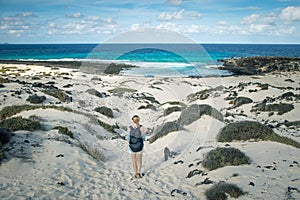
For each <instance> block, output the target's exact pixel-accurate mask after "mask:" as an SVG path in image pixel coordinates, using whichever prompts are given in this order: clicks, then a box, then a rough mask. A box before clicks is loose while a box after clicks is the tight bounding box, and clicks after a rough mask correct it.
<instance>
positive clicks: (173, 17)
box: [157, 9, 184, 21]
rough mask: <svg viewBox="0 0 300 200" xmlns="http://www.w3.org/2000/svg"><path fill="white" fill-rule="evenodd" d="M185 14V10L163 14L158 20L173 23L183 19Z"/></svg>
mask: <svg viewBox="0 0 300 200" xmlns="http://www.w3.org/2000/svg"><path fill="white" fill-rule="evenodd" d="M183 14H184V9H182V10H180V11H178V12H173V13H170V12H162V13H161V14H159V15H158V17H157V20H159V21H172V20H178V19H182V18H183Z"/></svg>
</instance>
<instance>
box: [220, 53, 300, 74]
mask: <svg viewBox="0 0 300 200" xmlns="http://www.w3.org/2000/svg"><path fill="white" fill-rule="evenodd" d="M220 61H221V62H223V67H220V69H223V70H228V71H231V72H233V73H234V74H236V75H256V74H265V73H270V72H274V71H299V70H300V67H299V66H300V58H289V57H271V56H266V57H265V56H263V57H248V58H233V59H228V60H220Z"/></svg>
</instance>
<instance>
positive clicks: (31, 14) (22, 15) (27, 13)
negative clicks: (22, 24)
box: [17, 12, 35, 17]
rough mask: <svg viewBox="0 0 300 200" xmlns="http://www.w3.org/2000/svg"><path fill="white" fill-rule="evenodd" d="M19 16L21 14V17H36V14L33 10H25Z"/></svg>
mask: <svg viewBox="0 0 300 200" xmlns="http://www.w3.org/2000/svg"><path fill="white" fill-rule="evenodd" d="M17 16H20V17H34V16H35V15H34V14H33V12H23V13H20V14H18V15H17Z"/></svg>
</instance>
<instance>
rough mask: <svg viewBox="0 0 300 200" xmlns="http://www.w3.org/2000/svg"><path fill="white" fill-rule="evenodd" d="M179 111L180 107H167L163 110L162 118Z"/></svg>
mask: <svg viewBox="0 0 300 200" xmlns="http://www.w3.org/2000/svg"><path fill="white" fill-rule="evenodd" d="M181 110H182V107H179V106H172V107H168V108H167V109H165V110H164V116H167V115H169V114H171V113H173V112H178V111H181Z"/></svg>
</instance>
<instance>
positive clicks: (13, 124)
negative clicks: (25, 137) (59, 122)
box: [0, 117, 41, 131]
mask: <svg viewBox="0 0 300 200" xmlns="http://www.w3.org/2000/svg"><path fill="white" fill-rule="evenodd" d="M0 127H2V128H6V129H8V130H10V131H18V130H26V131H35V130H38V129H40V128H41V124H40V123H39V122H37V121H33V120H30V119H26V118H22V117H13V118H9V119H4V120H2V121H1V122H0Z"/></svg>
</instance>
